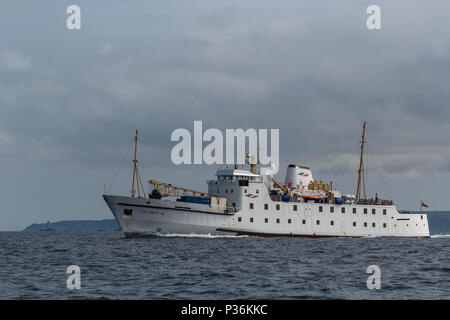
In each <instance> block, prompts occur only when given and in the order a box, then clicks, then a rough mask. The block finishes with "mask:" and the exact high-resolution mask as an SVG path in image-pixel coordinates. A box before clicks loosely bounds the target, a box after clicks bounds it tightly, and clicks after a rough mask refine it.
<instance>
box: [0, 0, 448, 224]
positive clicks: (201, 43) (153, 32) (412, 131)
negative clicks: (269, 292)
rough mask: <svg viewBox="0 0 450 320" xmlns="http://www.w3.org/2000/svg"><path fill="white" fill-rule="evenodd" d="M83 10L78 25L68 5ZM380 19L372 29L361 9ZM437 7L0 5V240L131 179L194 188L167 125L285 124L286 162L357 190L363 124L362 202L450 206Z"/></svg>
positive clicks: (94, 202) (96, 202) (125, 186)
mask: <svg viewBox="0 0 450 320" xmlns="http://www.w3.org/2000/svg"><path fill="white" fill-rule="evenodd" d="M70 4H77V5H79V6H80V7H81V30H68V29H67V28H66V19H67V17H68V14H66V8H67V7H68V6H69V5H70ZM371 4H377V5H379V6H380V8H381V26H382V29H381V30H374V31H370V30H368V29H367V27H366V19H367V16H368V15H367V14H366V8H367V7H368V6H369V5H371ZM449 9H450V2H449V1H433V2H429V1H408V2H406V1H394V0H390V1H361V0H355V1H300V0H297V1H262V0H253V1H243V0H239V1H230V0H227V1H220V0H214V1H209V0H208V1H207V0H203V1H195V0H190V1H181V0H179V1H168V0H166V1H76V2H72V1H56V0H55V1H18V0H15V1H2V2H1V3H0V40H1V41H0V199H1V209H0V230H20V229H23V228H24V227H26V226H27V225H29V224H31V223H33V222H38V223H40V222H45V221H47V220H50V221H58V220H70V219H108V218H112V215H111V213H110V212H109V210H108V208H107V206H106V205H105V203H104V202H103V199H102V198H101V194H102V193H103V190H104V184H105V183H106V184H107V186H109V185H110V183H111V182H112V180H113V177H114V175H115V173H116V171H117V169H118V168H119V166H120V164H121V163H122V161H123V159H124V158H125V159H126V161H125V164H124V166H123V167H122V169H121V170H120V172H119V174H118V175H117V177H116V179H115V182H114V184H113V186H112V188H111V192H112V193H115V194H129V190H130V179H131V153H130V154H128V155H127V151H128V150H129V146H130V145H131V143H132V140H133V135H134V130H135V129H138V130H140V137H141V149H140V154H139V158H140V163H141V165H142V166H143V168H142V169H141V175H142V177H143V178H144V179H145V180H148V179H150V178H156V179H159V180H162V181H167V182H170V183H173V184H178V185H182V186H189V187H193V188H196V189H201V190H206V183H205V181H206V180H207V179H210V178H212V176H213V174H214V172H215V167H209V166H194V165H192V166H187V165H184V166H183V165H182V166H175V165H173V164H172V163H171V160H170V152H171V149H172V147H173V146H174V145H175V143H173V142H171V141H170V135H171V132H172V131H173V130H174V129H177V128H187V129H189V130H190V131H193V121H194V120H202V121H203V127H204V129H207V128H219V129H225V128H244V129H247V128H255V129H258V128H268V129H270V128H276V129H279V130H280V162H281V168H280V172H279V173H278V175H277V178H279V179H280V180H282V181H284V174H285V167H286V165H287V164H289V163H297V164H302V165H307V166H310V167H311V168H312V170H313V174H314V177H315V178H316V179H322V180H325V181H330V180H333V181H334V184H335V186H336V187H337V188H338V189H340V190H341V191H343V192H344V193H355V189H356V179H357V176H356V170H357V162H358V154H357V152H358V143H359V140H360V135H361V127H362V122H363V121H364V120H366V121H367V122H368V126H367V140H368V151H369V162H368V165H369V168H368V177H367V179H368V183H367V184H368V193H369V195H371V196H372V195H374V194H375V192H377V193H378V194H379V195H380V196H382V197H386V198H393V199H394V200H395V201H396V202H397V204H398V207H399V209H413V210H417V209H418V204H419V201H420V200H421V199H422V200H423V201H424V202H426V203H428V204H429V205H430V208H431V209H434V210H448V209H450V208H449V207H450V206H449V204H448V203H447V199H448V189H449V182H450V139H449V137H450V32H449V30H450V28H449V27H450V21H449V19H448V12H450V10H449Z"/></svg>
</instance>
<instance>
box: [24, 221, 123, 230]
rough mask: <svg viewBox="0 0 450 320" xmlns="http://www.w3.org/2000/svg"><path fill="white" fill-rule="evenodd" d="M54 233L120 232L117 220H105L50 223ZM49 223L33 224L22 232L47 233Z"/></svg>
mask: <svg viewBox="0 0 450 320" xmlns="http://www.w3.org/2000/svg"><path fill="white" fill-rule="evenodd" d="M49 226H50V228H51V229H52V231H120V226H119V224H118V223H117V221H116V220H115V219H104V220H63V221H58V222H50V224H49ZM46 229H47V223H46V222H45V223H33V224H32V225H29V226H28V227H26V228H25V229H23V230H22V231H27V232H33V231H46Z"/></svg>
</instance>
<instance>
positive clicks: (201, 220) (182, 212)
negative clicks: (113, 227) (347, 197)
mask: <svg viewBox="0 0 450 320" xmlns="http://www.w3.org/2000/svg"><path fill="white" fill-rule="evenodd" d="M103 198H104V199H105V201H106V203H107V205H108V207H109V208H110V209H111V211H112V213H113V215H114V217H115V218H116V220H117V221H118V223H119V224H120V226H121V228H122V231H123V232H124V235H125V236H126V237H143V236H159V235H189V234H195V235H219V236H224V235H231V236H242V235H248V236H259V237H308V238H324V237H429V230H428V221H427V216H426V215H423V214H399V213H398V212H397V210H396V209H395V208H394V207H379V208H377V210H379V211H381V210H383V208H385V210H387V211H386V212H389V214H386V215H383V214H378V215H371V214H369V215H368V214H363V207H361V208H358V211H361V213H359V212H358V214H351V207H355V206H354V205H353V206H352V205H342V206H340V207H348V209H347V211H346V212H347V214H339V213H324V212H323V211H324V208H323V207H324V206H325V208H326V204H320V205H321V206H322V208H321V210H322V211H321V212H318V211H319V204H317V203H312V204H311V203H298V204H297V206H298V207H299V208H298V210H296V211H295V212H292V211H290V210H289V206H292V204H286V206H285V207H284V206H283V207H282V209H283V210H280V211H272V212H267V211H263V210H259V211H254V210H248V209H247V210H244V209H240V210H239V211H237V212H233V213H228V212H225V213H224V212H218V211H215V210H214V209H212V208H210V207H209V206H207V205H202V204H194V203H182V202H178V201H172V200H166V199H146V198H132V197H123V196H114V195H104V196H103ZM335 207H336V206H335ZM356 207H358V206H356ZM344 211H345V210H344ZM369 212H370V210H369ZM318 221H319V222H318Z"/></svg>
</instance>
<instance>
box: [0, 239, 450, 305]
mask: <svg viewBox="0 0 450 320" xmlns="http://www.w3.org/2000/svg"><path fill="white" fill-rule="evenodd" d="M70 265H78V266H79V267H80V270H81V289H79V290H77V289H74V290H69V289H68V288H67V285H66V282H67V279H68V277H69V276H70V275H69V274H67V273H66V269H67V267H68V266H70ZM369 265H377V266H378V267H379V268H380V271H381V278H380V280H381V288H380V289H373V290H369V289H368V288H367V278H368V277H369V276H370V274H368V273H366V272H367V267H368V266H369ZM449 298H450V236H449V235H436V236H432V237H431V238H428V239H419V238H327V239H305V238H269V239H268V238H258V237H213V236H195V235H191V236H176V235H174V236H167V237H154V238H139V239H127V238H124V236H123V234H122V233H121V232H0V299H449Z"/></svg>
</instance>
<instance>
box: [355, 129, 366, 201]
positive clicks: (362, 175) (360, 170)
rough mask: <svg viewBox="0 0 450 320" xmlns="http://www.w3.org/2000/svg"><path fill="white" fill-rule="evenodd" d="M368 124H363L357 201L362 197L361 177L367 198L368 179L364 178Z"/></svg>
mask: <svg viewBox="0 0 450 320" xmlns="http://www.w3.org/2000/svg"><path fill="white" fill-rule="evenodd" d="M366 124H367V122H366V121H364V124H363V133H362V138H361V155H360V158H359V170H358V187H357V189H356V199H355V200H356V201H358V200H359V199H360V198H361V178H362V185H363V191H364V199H366V181H365V178H364V144H365V143H366V141H365V138H366Z"/></svg>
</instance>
